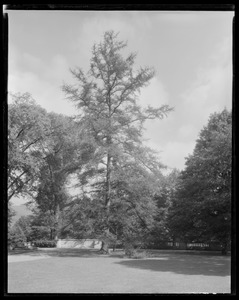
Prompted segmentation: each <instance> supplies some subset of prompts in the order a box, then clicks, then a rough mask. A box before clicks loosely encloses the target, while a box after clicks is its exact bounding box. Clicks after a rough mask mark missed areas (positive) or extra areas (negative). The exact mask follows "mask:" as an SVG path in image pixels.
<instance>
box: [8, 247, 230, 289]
mask: <svg viewBox="0 0 239 300" xmlns="http://www.w3.org/2000/svg"><path fill="white" fill-rule="evenodd" d="M8 293H153V294H158V293H159V294H168V293H170V294H171V293H173V294H181V293H230V257H229V256H221V255H212V254H208V253H205V254H199V253H195V252H191V253H190V252H180V251H179V252H177V251H154V252H152V256H151V257H149V258H145V259H129V258H125V257H123V255H122V254H121V253H119V252H116V253H112V254H111V255H109V256H107V255H101V254H99V253H98V251H96V250H80V249H55V250H38V251H28V252H24V251H19V252H17V251H15V252H12V253H11V254H10V255H9V259H8Z"/></svg>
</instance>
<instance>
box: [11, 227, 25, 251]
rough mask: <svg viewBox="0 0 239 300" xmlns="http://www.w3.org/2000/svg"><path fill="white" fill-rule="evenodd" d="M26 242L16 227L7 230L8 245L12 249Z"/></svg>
mask: <svg viewBox="0 0 239 300" xmlns="http://www.w3.org/2000/svg"><path fill="white" fill-rule="evenodd" d="M25 242H26V237H25V236H24V234H23V233H22V232H21V231H20V230H18V228H12V229H10V230H9V232H8V246H9V247H11V248H12V249H14V248H16V247H23V246H24V243H25Z"/></svg>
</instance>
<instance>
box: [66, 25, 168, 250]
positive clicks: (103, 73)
mask: <svg viewBox="0 0 239 300" xmlns="http://www.w3.org/2000/svg"><path fill="white" fill-rule="evenodd" d="M125 47H126V43H125V42H122V41H118V40H117V34H115V33H114V32H113V31H109V32H106V33H105V34H104V39H103V42H101V43H99V44H98V45H96V44H95V45H94V46H93V49H92V58H91V64H90V69H89V71H88V72H87V73H86V74H85V73H84V72H83V71H82V70H81V69H80V68H76V69H75V70H72V74H73V76H74V77H75V79H76V80H77V84H76V85H67V84H65V85H64V86H63V91H64V92H65V93H66V96H67V97H68V98H69V99H70V100H72V101H73V102H75V104H76V107H77V108H78V109H79V112H80V116H81V120H82V122H83V124H84V126H85V131H86V132H87V134H88V136H89V139H90V141H91V144H92V145H93V148H94V149H95V151H94V157H93V159H92V164H93V165H94V168H93V169H94V174H95V176H94V180H93V177H92V176H91V178H92V183H93V184H91V188H93V186H94V188H95V187H97V189H98V191H97V192H96V193H95V194H91V197H93V198H97V199H99V201H101V202H102V203H103V208H104V209H103V210H104V217H103V216H102V220H104V226H103V225H102V235H101V236H102V241H103V248H104V250H105V251H107V236H110V235H111V234H112V233H111V229H110V228H111V225H110V218H111V213H112V211H111V208H112V209H113V206H112V201H113V198H114V196H113V195H114V193H117V192H116V191H114V186H116V185H115V184H114V181H117V180H116V179H115V178H117V172H118V170H120V169H121V170H125V176H126V175H127V171H128V170H127V168H126V167H125V165H128V164H129V163H132V164H137V165H138V169H140V168H141V169H142V168H145V169H148V170H149V171H148V172H151V173H154V174H156V173H159V170H160V167H162V165H161V164H160V163H159V162H158V161H157V159H156V157H155V156H153V154H152V152H151V151H150V150H149V149H146V148H145V147H143V145H142V129H143V124H144V122H145V120H147V119H155V118H160V119H162V118H163V117H164V116H165V115H166V114H167V113H168V112H169V111H170V110H171V109H170V108H169V107H168V106H167V105H163V106H161V107H160V108H152V107H150V106H148V107H147V108H146V109H143V108H141V107H140V106H139V105H138V104H137V99H138V96H139V92H140V89H141V88H143V87H145V86H146V85H147V84H148V83H149V81H150V79H151V78H152V77H153V76H154V70H153V69H152V68H149V67H146V68H140V69H139V70H138V71H135V70H133V65H134V62H135V57H136V55H135V54H130V55H129V56H128V57H127V58H126V59H124V58H123V56H122V54H121V51H122V49H123V48H125ZM91 175H92V174H91ZM125 178H127V179H129V178H128V177H125ZM134 178H135V177H134ZM131 188H132V189H133V185H132V186H131ZM121 201H123V200H121ZM135 201H136V200H135ZM137 201H138V199H137ZM104 246H105V247H104Z"/></svg>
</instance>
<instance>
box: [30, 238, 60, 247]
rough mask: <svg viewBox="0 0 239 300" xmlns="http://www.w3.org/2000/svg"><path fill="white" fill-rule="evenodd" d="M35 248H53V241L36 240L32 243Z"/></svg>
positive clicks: (54, 244) (54, 243)
mask: <svg viewBox="0 0 239 300" xmlns="http://www.w3.org/2000/svg"><path fill="white" fill-rule="evenodd" d="M33 244H34V246H35V247H39V248H54V247H56V242H55V241H47V240H38V241H34V242H33Z"/></svg>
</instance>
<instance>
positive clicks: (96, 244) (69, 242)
mask: <svg viewBox="0 0 239 300" xmlns="http://www.w3.org/2000/svg"><path fill="white" fill-rule="evenodd" d="M101 244H102V242H101V241H99V240H95V239H82V240H77V239H59V240H58V241H57V246H56V247H57V248H79V249H100V248H101Z"/></svg>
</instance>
